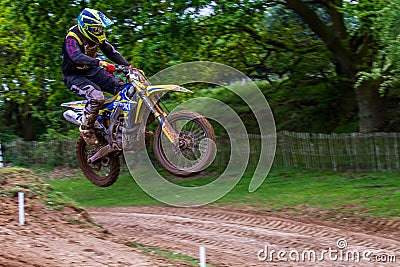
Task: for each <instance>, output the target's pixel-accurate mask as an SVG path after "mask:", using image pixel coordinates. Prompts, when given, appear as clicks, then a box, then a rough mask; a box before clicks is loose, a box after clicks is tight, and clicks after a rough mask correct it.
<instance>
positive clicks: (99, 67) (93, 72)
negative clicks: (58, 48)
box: [62, 8, 133, 146]
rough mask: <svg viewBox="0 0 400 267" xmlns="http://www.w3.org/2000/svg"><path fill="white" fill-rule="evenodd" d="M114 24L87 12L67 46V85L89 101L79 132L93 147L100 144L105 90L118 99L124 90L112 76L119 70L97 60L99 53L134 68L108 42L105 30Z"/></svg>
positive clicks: (64, 65) (65, 61)
mask: <svg viewBox="0 0 400 267" xmlns="http://www.w3.org/2000/svg"><path fill="white" fill-rule="evenodd" d="M112 23H113V22H112V21H111V20H110V19H109V18H107V17H106V16H105V15H104V14H103V13H101V12H100V11H97V10H94V9H90V8H85V9H84V10H83V11H82V12H81V13H80V14H79V16H78V24H77V25H75V26H73V27H71V28H70V29H69V30H68V33H67V36H66V38H65V41H64V44H63V64H62V72H63V79H64V82H65V85H66V86H67V87H68V88H69V89H70V90H71V91H73V92H74V93H77V94H78V95H80V96H83V97H85V98H86V99H87V100H88V103H87V104H86V108H85V111H84V119H83V123H82V124H81V126H80V127H79V130H80V134H81V136H82V137H83V138H84V140H85V142H86V143H87V144H88V145H91V146H94V145H96V144H97V143H98V140H97V138H96V135H95V134H94V123H95V122H96V119H97V116H98V114H99V110H100V109H101V107H102V105H103V104H104V94H103V92H102V90H104V91H106V92H109V93H111V94H113V95H115V94H117V93H118V92H119V91H120V90H121V89H122V88H123V86H124V83H123V82H122V81H121V80H120V79H118V78H116V77H115V76H114V75H112V74H111V73H112V72H114V71H115V66H114V65H113V64H110V63H108V62H106V61H102V60H99V59H97V58H96V56H97V52H98V49H99V48H100V50H101V51H102V52H103V54H104V55H105V56H106V57H107V58H108V59H110V60H111V61H113V62H114V63H116V64H119V65H125V66H130V64H129V62H128V61H127V60H126V59H125V58H124V57H123V56H122V55H121V54H120V53H119V52H118V51H117V50H116V49H115V48H114V47H113V46H112V45H111V44H110V43H109V42H108V41H107V40H106V36H105V33H104V28H105V27H107V26H109V25H111V24H112ZM132 68H133V67H132Z"/></svg>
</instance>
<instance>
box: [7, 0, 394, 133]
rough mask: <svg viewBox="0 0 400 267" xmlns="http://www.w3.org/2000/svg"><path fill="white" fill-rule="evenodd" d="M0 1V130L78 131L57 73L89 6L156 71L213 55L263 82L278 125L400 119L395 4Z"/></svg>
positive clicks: (332, 126)
mask: <svg viewBox="0 0 400 267" xmlns="http://www.w3.org/2000/svg"><path fill="white" fill-rule="evenodd" d="M0 2H1V5H2V9H1V10H0V64H1V66H2V67H1V68H2V69H1V71H0V79H1V82H2V83H1V87H0V115H1V116H0V130H1V132H3V133H7V134H9V135H17V136H20V137H22V138H24V139H25V140H32V139H39V138H51V137H52V136H59V135H60V134H61V135H62V134H64V133H66V132H68V131H69V130H71V129H73V126H71V125H68V123H65V122H64V121H63V118H62V116H61V113H62V111H63V110H61V108H60V107H59V105H60V103H61V102H64V101H67V100H72V99H74V98H77V96H76V95H74V94H72V93H71V92H69V91H68V90H67V89H66V87H65V85H64V83H63V81H62V75H61V67H60V66H61V62H62V58H61V45H62V42H63V40H64V38H65V33H66V31H67V30H68V28H69V27H71V26H73V25H74V24H75V23H76V17H77V15H78V13H79V12H80V11H81V10H82V9H83V8H84V7H91V8H97V9H99V10H101V11H102V12H104V13H105V14H106V15H107V16H108V17H110V18H111V19H112V20H113V21H114V22H115V23H114V25H113V26H112V27H110V28H109V29H107V37H108V39H110V41H111V42H112V43H113V44H114V45H115V46H116V48H117V49H118V50H119V51H120V52H121V53H122V54H123V55H124V56H125V57H126V58H127V59H128V60H129V62H131V64H132V65H135V66H137V67H139V68H142V69H143V70H144V71H145V72H146V73H148V74H149V75H151V74H155V73H156V72H158V71H160V70H162V69H164V68H166V67H169V66H172V65H175V64H179V63H182V62H187V61H195V60H208V61H215V62H220V63H224V64H227V65H230V66H232V67H235V68H237V69H239V70H240V71H242V72H244V73H245V74H246V75H248V76H249V77H251V78H253V79H256V80H263V81H267V83H268V86H265V87H263V88H262V89H263V91H264V94H265V95H266V96H267V99H268V100H269V101H272V102H270V104H271V106H272V107H273V111H275V114H276V116H277V118H276V121H277V125H278V129H290V130H298V131H300V130H307V129H311V130H312V131H320V132H329V131H342V130H343V129H344V130H357V128H356V127H355V126H354V125H359V130H361V131H373V130H382V129H383V130H387V129H390V130H398V129H397V128H396V127H397V126H396V125H400V123H398V122H397V121H398V120H396V115H397V113H396V112H394V111H393V110H390V111H388V110H384V109H383V107H384V106H390V107H392V108H396V106H395V105H394V104H393V103H395V101H397V98H398V92H399V89H398V88H400V86H399V83H398V81H399V79H398V78H397V77H398V74H399V69H400V66H399V63H398V62H400V61H399V59H400V52H399V50H398V47H399V37H398V35H399V32H400V27H399V26H398V25H399V24H398V23H397V22H398V21H399V19H400V15H399V14H400V12H399V6H400V5H399V4H400V0H390V1H383V0H369V1H366V0H359V1H342V0H315V1H307V0H273V1H261V0H252V1H244V0H237V1H231V0H214V1H207V0H189V1H188V0H185V1H183V0H175V1H174V0H162V1H144V0H138V1H135V2H132V1H127V0H121V1H109V0H102V1H98V0H92V1H84V0H82V1H80V0H76V1H66V0H59V1H54V0H48V1H44V0H21V1H17V2H15V1H10V0H0ZM238 103H239V102H238ZM243 112H245V111H243ZM389 121H390V125H392V126H391V128H390V127H389V128H388V127H386V126H385V125H387V123H388V122H389ZM3 135H4V134H3Z"/></svg>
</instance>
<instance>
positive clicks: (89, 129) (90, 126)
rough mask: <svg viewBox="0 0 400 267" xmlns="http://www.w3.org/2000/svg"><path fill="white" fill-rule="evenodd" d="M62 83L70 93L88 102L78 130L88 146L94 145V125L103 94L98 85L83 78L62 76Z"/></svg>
mask: <svg viewBox="0 0 400 267" xmlns="http://www.w3.org/2000/svg"><path fill="white" fill-rule="evenodd" d="M64 81H65V84H66V85H67V87H68V88H69V89H70V90H71V91H73V92H74V93H76V94H78V95H80V96H82V97H85V98H86V99H87V100H88V103H87V104H86V107H85V110H84V117H83V123H82V125H81V127H79V129H80V132H81V136H82V137H83V138H84V139H85V141H86V143H87V144H88V145H96V144H97V142H98V141H97V138H96V135H95V134H94V123H95V122H96V119H97V116H98V114H99V110H100V109H101V107H102V105H103V103H104V95H103V92H102V91H101V89H100V87H99V86H98V85H96V84H95V83H94V82H92V81H91V80H90V79H88V78H87V77H84V76H80V75H68V76H64Z"/></svg>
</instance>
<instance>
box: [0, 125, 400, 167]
mask: <svg viewBox="0 0 400 267" xmlns="http://www.w3.org/2000/svg"><path fill="white" fill-rule="evenodd" d="M270 138H273V139H270ZM274 138H276V152H275V158H274V162H273V167H288V168H306V169H326V170H335V171H336V170H355V171H357V170H367V171H388V172H393V171H400V133H344V134H321V133H293V132H286V131H283V132H278V133H277V134H276V136H275V135H270V136H260V135H249V136H248V139H249V143H250V158H249V163H248V165H249V167H255V166H257V164H258V161H259V154H260V147H261V142H262V141H265V142H267V144H274V141H273V140H274ZM217 148H218V153H217V157H216V159H215V162H214V163H213V165H214V167H220V168H224V167H225V166H226V164H227V163H228V162H229V159H230V150H231V147H230V140H229V138H228V137H218V139H217ZM270 151H273V149H270ZM3 160H4V162H5V163H11V164H14V165H19V166H31V165H36V166H47V167H54V166H73V167H74V166H77V163H76V159H75V141H74V140H54V141H50V142H45V143H44V142H23V141H17V142H12V143H9V144H3Z"/></svg>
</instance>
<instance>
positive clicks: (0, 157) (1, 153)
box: [0, 140, 4, 168]
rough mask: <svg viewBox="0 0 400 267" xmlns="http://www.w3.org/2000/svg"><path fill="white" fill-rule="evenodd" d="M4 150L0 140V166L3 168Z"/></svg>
mask: <svg viewBox="0 0 400 267" xmlns="http://www.w3.org/2000/svg"><path fill="white" fill-rule="evenodd" d="M3 167H4V165H3V150H2V149H1V140H0V168H3Z"/></svg>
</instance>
